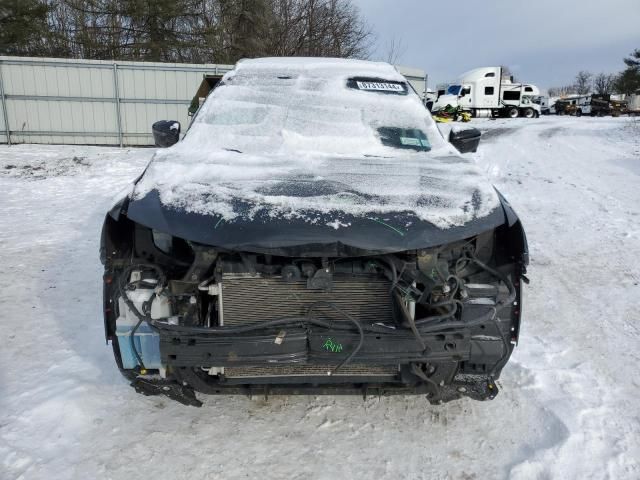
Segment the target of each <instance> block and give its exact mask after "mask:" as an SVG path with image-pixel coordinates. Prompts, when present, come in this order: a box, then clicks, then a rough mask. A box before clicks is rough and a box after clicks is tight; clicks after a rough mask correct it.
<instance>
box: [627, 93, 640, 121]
mask: <svg viewBox="0 0 640 480" xmlns="http://www.w3.org/2000/svg"><path fill="white" fill-rule="evenodd" d="M627 113H628V114H629V116H631V115H634V116H635V115H640V92H638V93H634V94H633V95H629V96H628V97H627Z"/></svg>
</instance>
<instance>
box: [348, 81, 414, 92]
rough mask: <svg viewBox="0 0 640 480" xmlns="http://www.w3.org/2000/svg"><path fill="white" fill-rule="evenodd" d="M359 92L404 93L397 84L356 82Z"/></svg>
mask: <svg viewBox="0 0 640 480" xmlns="http://www.w3.org/2000/svg"><path fill="white" fill-rule="evenodd" d="M356 84H357V85H358V89H360V90H383V91H387V92H404V88H403V87H402V85H400V84H399V83H386V82H360V81H357V82H356Z"/></svg>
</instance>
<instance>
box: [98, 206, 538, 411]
mask: <svg viewBox="0 0 640 480" xmlns="http://www.w3.org/2000/svg"><path fill="white" fill-rule="evenodd" d="M502 202H503V203H502V208H501V209H500V212H499V213H498V214H497V216H498V217H499V220H498V221H495V218H496V217H495V216H494V217H493V218H494V221H493V223H491V221H490V220H485V223H484V224H479V225H476V226H475V227H474V228H473V229H470V230H464V229H463V230H461V231H457V232H456V231H455V230H454V231H453V232H450V233H449V236H450V238H448V239H444V238H437V237H433V236H432V237H429V235H427V234H426V233H425V232H418V233H419V234H417V235H415V236H414V237H413V239H412V240H410V239H409V238H408V237H409V235H407V236H405V237H402V238H401V239H400V240H401V241H396V243H393V242H392V241H387V240H385V239H384V238H382V239H381V240H380V242H379V243H380V244H381V245H385V246H386V248H385V249H382V248H378V249H377V248H375V245H373V244H370V245H364V244H362V243H360V244H359V245H358V246H354V245H352V244H350V243H349V241H348V239H347V238H340V239H339V240H336V239H335V238H334V239H333V241H332V242H331V243H330V242H327V241H325V240H326V239H324V237H322V236H320V237H318V238H311V237H308V238H307V239H306V242H303V241H302V240H300V241H297V242H291V241H288V243H286V244H285V243H282V242H278V241H277V240H274V239H273V238H271V239H267V240H265V241H263V242H257V241H253V240H251V241H249V240H247V235H248V234H249V233H248V232H250V231H251V227H250V226H247V225H241V226H237V228H238V229H239V230H238V231H239V232H241V233H242V235H244V237H243V238H245V241H244V243H242V242H240V241H235V243H232V242H231V241H230V240H229V239H233V238H234V237H233V225H228V226H227V228H228V231H230V232H232V233H231V234H230V236H228V237H226V238H227V241H226V242H225V241H223V240H220V241H217V242H216V241H213V240H211V241H208V239H206V238H198V239H197V240H198V241H196V240H194V239H193V238H194V236H195V235H185V237H191V239H190V240H188V239H187V238H184V237H182V236H174V235H175V234H174V235H170V234H168V233H166V231H161V230H159V229H157V228H156V227H157V226H162V224H161V222H154V221H153V220H150V221H145V219H147V220H148V219H150V218H152V217H153V216H152V215H146V216H145V215H136V211H135V209H133V210H132V209H130V208H127V205H126V203H125V204H121V205H119V206H117V207H116V209H115V210H114V211H112V212H111V214H109V215H108V216H107V217H106V220H105V224H104V227H103V233H102V247H101V258H102V261H103V264H104V266H105V273H104V315H105V316H104V318H105V331H106V336H107V339H108V340H109V341H111V343H112V345H113V350H114V354H115V358H116V361H117V363H118V366H119V368H120V369H121V371H122V372H123V373H124V374H125V375H126V376H127V378H129V379H130V380H131V382H132V385H133V386H135V388H136V389H137V390H138V391H139V392H141V393H144V394H165V395H167V396H169V397H172V398H174V399H176V400H179V401H181V402H183V403H186V404H190V405H199V404H200V402H199V401H198V400H197V399H196V398H195V395H194V393H193V392H194V391H197V392H202V393H206V394H247V395H274V394H359V395H363V396H365V397H366V396H367V395H389V394H425V395H426V396H427V397H428V399H429V401H430V402H431V403H434V404H437V403H442V402H447V401H450V400H453V399H457V398H460V397H463V396H466V397H470V398H473V399H477V400H487V399H492V398H494V397H495V396H496V394H497V393H498V388H497V386H496V380H497V379H498V377H499V375H500V372H501V370H502V368H503V366H504V365H505V363H506V362H507V360H508V359H509V356H510V355H511V352H512V350H513V348H514V345H515V344H516V343H517V341H518V336H519V328H520V315H521V281H522V280H523V279H526V277H524V273H525V268H526V265H527V263H528V252H527V245H526V238H525V236H524V232H523V229H522V226H521V224H520V222H519V220H518V219H517V217H516V216H515V213H513V211H512V210H511V208H510V207H509V206H508V204H507V203H506V202H505V201H504V200H503V199H502ZM147 213H148V212H147ZM165 214H166V212H165ZM141 220H142V222H145V224H143V223H142V222H141ZM193 220H194V219H193V218H191V219H190V222H189V224H190V225H197V221H196V222H194V221H193ZM213 220H215V225H216V226H218V224H219V223H220V220H216V219H213ZM213 220H211V219H210V220H209V221H211V222H212V225H213V224H214V223H213ZM354 222H355V220H354ZM381 224H385V222H383V221H377V222H369V223H368V224H367V225H370V227H371V228H378V227H380V225H381ZM387 226H388V225H387ZM350 228H351V229H353V230H354V231H360V232H364V236H365V237H368V238H376V239H378V238H380V237H384V235H387V234H389V235H395V236H396V237H397V238H400V237H399V235H397V234H396V233H394V232H388V230H389V229H386V230H384V231H381V232H377V231H374V230H367V229H365V228H357V225H352V227H350ZM367 228H369V227H367ZM331 230H332V229H328V230H327V229H326V228H325V229H324V230H322V231H323V232H329V231H331ZM346 230H349V229H346ZM171 231H172V232H176V231H180V228H179V227H176V225H172V226H171ZM211 231H213V230H211ZM261 231H262V232H265V228H264V225H262V227H261ZM434 231H435V230H434ZM242 235H241V236H242ZM331 235H333V236H334V237H335V235H336V234H335V233H331ZM285 237H286V238H288V239H291V238H295V234H292V233H291V232H289V233H287V234H286V235H285ZM453 237H456V238H455V239H454V238H453ZM220 238H223V237H220ZM238 238H240V237H238ZM203 240H205V241H203ZM374 243H375V242H374ZM420 244H422V245H423V246H422V247H419V246H418V245H420ZM401 246H404V248H400V247H401ZM405 248H406V249H405Z"/></svg>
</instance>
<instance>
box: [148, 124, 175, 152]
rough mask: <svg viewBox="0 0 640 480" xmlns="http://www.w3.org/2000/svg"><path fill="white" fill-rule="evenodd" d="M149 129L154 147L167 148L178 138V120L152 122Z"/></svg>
mask: <svg viewBox="0 0 640 480" xmlns="http://www.w3.org/2000/svg"><path fill="white" fill-rule="evenodd" d="M151 130H152V131H153V141H154V143H155V144H156V147H160V148H167V147H170V146H172V145H175V144H176V143H178V140H180V122H176V121H175V120H160V121H159V122H156V123H154V124H153V126H152V127H151Z"/></svg>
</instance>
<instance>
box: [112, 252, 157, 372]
mask: <svg viewBox="0 0 640 480" xmlns="http://www.w3.org/2000/svg"><path fill="white" fill-rule="evenodd" d="M134 270H141V271H142V270H153V271H155V272H156V273H157V274H158V283H157V284H156V285H155V286H160V285H162V284H163V283H164V278H165V277H164V272H163V271H162V269H161V268H160V267H159V266H157V265H153V264H151V263H138V264H134V265H129V266H128V267H127V268H125V269H124V271H123V272H122V274H121V275H120V278H119V281H118V290H119V292H120V296H121V297H122V300H123V301H124V303H125V304H126V305H127V307H129V310H131V311H132V312H133V314H134V315H135V316H136V317H137V318H138V322H137V323H136V324H135V326H134V327H133V328H132V329H131V333H130V334H129V345H130V346H131V351H132V352H133V355H134V356H135V357H136V360H137V362H138V364H139V365H140V368H141V369H143V370H144V369H145V366H144V362H143V361H142V357H141V356H140V353H138V349H137V348H136V344H135V334H136V332H137V331H138V328H140V325H142V322H147V323H148V324H149V325H151V326H153V324H152V323H151V322H153V320H152V319H151V315H148V316H147V315H144V314H143V313H141V312H140V311H139V310H138V308H137V307H136V306H135V304H134V303H133V302H132V301H131V299H130V298H129V296H128V295H127V291H126V287H127V286H128V285H129V284H130V283H131V282H129V276H130V275H131V272H132V271H134ZM155 295H156V293H155V291H154V292H153V293H152V295H151V297H150V298H149V300H148V301H149V302H153V299H154V298H155ZM150 321H151V322H150Z"/></svg>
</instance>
